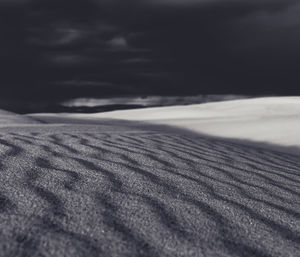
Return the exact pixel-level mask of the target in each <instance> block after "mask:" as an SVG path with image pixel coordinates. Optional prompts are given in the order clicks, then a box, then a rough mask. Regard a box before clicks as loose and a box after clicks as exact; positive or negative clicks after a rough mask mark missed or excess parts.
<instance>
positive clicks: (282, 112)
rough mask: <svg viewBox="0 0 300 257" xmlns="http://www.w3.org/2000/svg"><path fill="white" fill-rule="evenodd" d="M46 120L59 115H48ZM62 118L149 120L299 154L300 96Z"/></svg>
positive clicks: (152, 122) (68, 115) (76, 115)
mask: <svg viewBox="0 0 300 257" xmlns="http://www.w3.org/2000/svg"><path fill="white" fill-rule="evenodd" d="M38 116H39V115H37V116H35V117H38ZM42 116H43V118H44V117H45V115H42ZM59 116H61V114H60V115H59ZM46 117H47V118H51V117H57V115H53V114H48V115H46ZM63 117H72V118H81V119H87V120H91V119H98V118H115V119H124V120H134V121H147V122H149V123H151V124H163V125H171V126H176V127H178V128H183V129H186V130H189V131H193V132H196V133H201V134H207V135H211V136H217V137H223V138H230V139H242V140H250V141H254V142H263V143H268V144H275V145H278V146H284V147H285V148H280V150H282V151H287V152H291V153H297V154H300V150H299V149H298V148H299V147H300V133H299V131H300V97H269V98H256V99H247V100H234V101H226V102H216V103H208V104H199V105H189V106H173V107H160V108H148V109H138V110H125V111H114V112H108V113H96V114H65V115H63ZM265 146H266V145H265ZM272 147H273V148H274V147H275V146H272ZM287 147H288V148H287Z"/></svg>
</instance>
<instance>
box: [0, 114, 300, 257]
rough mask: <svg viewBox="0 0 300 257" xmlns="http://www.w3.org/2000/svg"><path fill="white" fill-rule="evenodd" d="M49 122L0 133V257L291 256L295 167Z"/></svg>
mask: <svg viewBox="0 0 300 257" xmlns="http://www.w3.org/2000/svg"><path fill="white" fill-rule="evenodd" d="M44 122H45V121H44ZM48 122H50V121H49V120H48ZM51 122H52V123H51V124H42V123H40V124H39V123H37V122H35V124H33V123H32V125H30V124H28V123H27V124H26V125H21V124H20V125H19V126H4V127H2V128H0V155H1V159H0V160H1V162H0V170H1V172H0V256H72V257H73V256H154V257H155V256H213V257H215V256H274V257H275V256H276V257H277V256H299V253H300V246H299V242H300V211H299V210H300V160H299V157H297V156H294V155H289V154H283V153H278V152H276V151H271V150H265V149H262V148H259V147H255V146H245V145H242V144H238V143H232V142H229V141H223V140H221V139H213V138H209V137H203V136H200V135H199V136H196V135H189V134H184V133H180V132H179V131H178V132H176V131H173V130H171V129H170V130H168V129H161V128H158V127H157V128H156V126H147V125H143V126H141V125H138V124H137V123H135V122H125V121H110V120H97V122H95V121H94V122H90V124H88V122H87V121H82V122H80V120H74V119H73V120H65V122H64V123H67V124H62V123H63V122H62V120H59V121H58V120H56V121H55V120H52V121H51ZM57 122H59V123H61V124H56V123H57ZM80 123H81V124H80Z"/></svg>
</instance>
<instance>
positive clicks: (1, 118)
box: [0, 110, 39, 127]
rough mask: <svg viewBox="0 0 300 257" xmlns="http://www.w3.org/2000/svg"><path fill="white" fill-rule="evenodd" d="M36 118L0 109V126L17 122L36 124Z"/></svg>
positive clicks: (16, 123) (17, 123)
mask: <svg viewBox="0 0 300 257" xmlns="http://www.w3.org/2000/svg"><path fill="white" fill-rule="evenodd" d="M37 123H39V122H38V121H37V120H35V119H32V118H30V117H26V116H23V115H18V114H15V113H12V112H8V111H4V110H0V127H3V126H13V125H19V124H22V125H23V124H37Z"/></svg>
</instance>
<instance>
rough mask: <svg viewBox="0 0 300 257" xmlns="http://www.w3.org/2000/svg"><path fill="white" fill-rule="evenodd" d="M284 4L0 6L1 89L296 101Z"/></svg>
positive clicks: (296, 22)
mask: <svg viewBox="0 0 300 257" xmlns="http://www.w3.org/2000/svg"><path fill="white" fill-rule="evenodd" d="M299 12H300V4H299V3H298V1H292V0H290V1H289V0H260V1H258V0H257V1H256V0H252V1H248V0H240V1H237V0H184V1H183V0H182V1H180V0H140V1H137V0H131V1H130V0H129V1H120V0H113V1H108V0H102V1H101V0H76V1H70V0H64V1H61V0H14V1H11V0H10V1H8V0H7V1H6V0H0V30H1V40H0V66H1V76H0V84H1V87H2V92H3V94H4V95H8V96H11V95H13V96H16V97H19V98H26V97H27V98H30V99H33V98H35V97H36V98H45V99H51V98H53V99H57V98H62V99H67V98H72V97H77V96H80V97H83V96H84V97H86V96H93V97H95V96H107V95H124V94H125V95H144V94H161V95H169V94H174V95H175V94H187V95H188V94H190V95H192V94H196V93H197V94H206V93H214V94H215V93H237V94H239V93H243V94H247V93H249V94H297V93H299V89H298V84H299V82H300V79H299V76H298V74H297V73H298V67H300V50H299V47H298V46H299V44H300V33H299V31H300V16H299Z"/></svg>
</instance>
